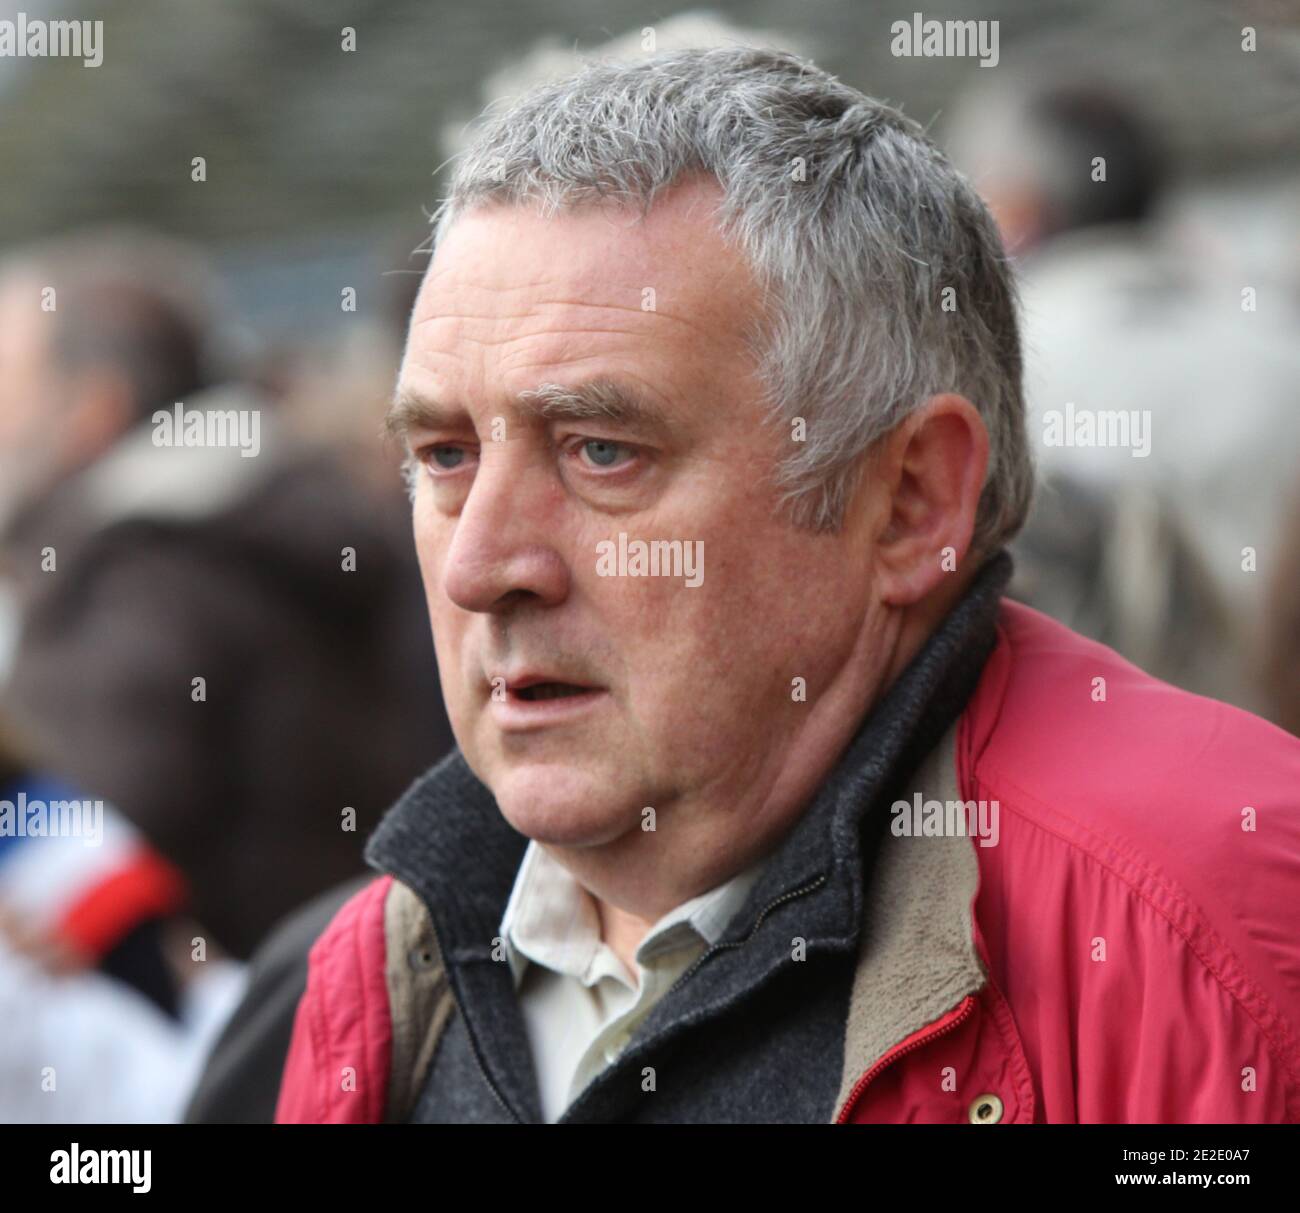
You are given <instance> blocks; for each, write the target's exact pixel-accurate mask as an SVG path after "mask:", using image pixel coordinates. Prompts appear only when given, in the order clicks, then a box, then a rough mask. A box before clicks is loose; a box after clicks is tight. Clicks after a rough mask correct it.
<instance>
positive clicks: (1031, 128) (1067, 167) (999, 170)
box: [948, 80, 1300, 719]
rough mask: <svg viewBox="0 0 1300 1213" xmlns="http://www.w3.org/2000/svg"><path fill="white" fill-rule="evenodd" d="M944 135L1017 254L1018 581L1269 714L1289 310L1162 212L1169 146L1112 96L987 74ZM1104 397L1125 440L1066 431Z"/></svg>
mask: <svg viewBox="0 0 1300 1213" xmlns="http://www.w3.org/2000/svg"><path fill="white" fill-rule="evenodd" d="M948 146H949V150H950V152H951V154H952V156H953V159H954V161H955V163H956V164H957V165H958V167H959V168H961V169H963V171H965V172H966V173H967V174H968V176H970V178H971V180H972V182H973V183H974V185H975V186H976V188H977V189H978V190H979V191H980V193H981V195H982V196H983V197H984V198H985V199H986V201H987V202H988V205H989V208H990V210H991V211H992V213H993V215H994V217H995V219H996V221H997V222H998V226H999V229H1000V231H1001V233H1002V237H1003V242H1004V245H1005V247H1006V248H1007V250H1008V252H1009V253H1010V254H1012V255H1013V256H1014V257H1015V258H1016V259H1017V261H1018V263H1019V264H1018V269H1019V271H1020V274H1019V276H1020V283H1021V296H1022V303H1023V309H1022V312H1023V323H1024V327H1025V391H1026V403H1027V407H1028V409H1029V416H1030V435H1031V438H1032V439H1033V440H1034V443H1035V451H1036V458H1037V462H1038V465H1039V470H1040V473H1041V476H1042V480H1043V488H1042V490H1041V491H1040V493H1039V494H1038V498H1037V502H1036V505H1035V509H1034V512H1033V514H1032V515H1031V518H1030V521H1029V524H1028V526H1027V527H1026V529H1025V531H1024V532H1023V534H1022V535H1021V536H1020V537H1019V539H1018V540H1017V542H1016V544H1015V545H1014V546H1013V549H1012V550H1013V552H1014V553H1015V554H1016V555H1017V556H1018V557H1019V559H1018V561H1017V574H1016V579H1015V581H1014V582H1013V585H1012V588H1011V592H1012V594H1013V595H1014V596H1016V597H1019V598H1021V599H1022V600H1024V601H1027V602H1030V603H1031V604H1033V605H1035V606H1037V607H1039V608H1041V609H1042V610H1044V611H1046V612H1048V613H1049V614H1051V615H1053V616H1055V617H1056V618H1058V619H1061V620H1062V621H1064V622H1066V623H1068V624H1070V625H1071V626H1072V627H1076V628H1078V629H1079V630H1080V631H1082V632H1084V633H1085V634H1086V635H1089V636H1091V637H1093V638H1094V639H1098V640H1101V641H1103V642H1105V643H1107V644H1109V645H1112V646H1114V647H1115V648H1116V649H1118V650H1119V651H1120V652H1121V653H1123V654H1124V655H1125V656H1126V657H1128V658H1130V659H1131V660H1133V661H1135V662H1137V663H1138V664H1140V665H1141V666H1142V667H1143V668H1144V669H1147V670H1150V671H1151V672H1152V673H1154V674H1156V675H1157V676H1159V677H1162V678H1165V679H1168V680H1169V681H1171V682H1174V683H1176V684H1178V685H1180V686H1183V687H1186V688H1188V689H1189V690H1193V691H1197V692H1199V693H1201V694H1206V695H1212V696H1214V697H1215V698H1219V699H1224V700H1227V701H1228V702H1230V703H1234V704H1236V705H1238V706H1240V707H1245V708H1248V709H1250V710H1252V711H1256V712H1259V713H1262V714H1265V715H1270V714H1272V718H1273V719H1277V717H1276V715H1275V707H1274V702H1275V701H1274V700H1273V699H1272V698H1271V697H1270V695H1269V693H1268V690H1267V687H1266V683H1265V679H1264V678H1263V677H1262V675H1261V671H1262V670H1264V669H1267V667H1268V664H1269V661H1270V655H1269V654H1268V653H1267V652H1266V651H1265V650H1264V649H1263V647H1262V644H1261V639H1262V635H1263V631H1264V614H1265V601H1266V600H1265V594H1264V585H1265V583H1266V582H1267V580H1268V578H1269V575H1270V571H1271V570H1272V569H1273V568H1274V567H1275V564H1276V561H1277V542H1278V539H1279V534H1280V528H1281V525H1282V514H1283V502H1284V501H1285V500H1286V495H1287V493H1288V491H1289V489H1290V486H1291V484H1292V483H1293V480H1292V476H1293V464H1294V458H1295V452H1296V450H1297V449H1300V409H1297V408H1296V407H1295V387H1294V385H1295V383H1296V381H1297V378H1300V350H1298V349H1297V347H1296V346H1295V344H1294V341H1293V339H1292V337H1291V331H1290V329H1291V325H1292V323H1293V321H1294V312H1293V310H1292V309H1291V308H1290V307H1289V306H1288V305H1286V303H1285V300H1284V299H1283V298H1282V293H1281V292H1263V293H1262V297H1261V300H1260V303H1259V309H1258V311H1256V310H1255V309H1254V305H1253V300H1248V297H1247V296H1246V295H1245V294H1244V288H1246V287H1247V286H1248V283H1247V282H1245V281H1237V280H1235V279H1233V278H1232V277H1230V276H1228V275H1226V274H1224V273H1222V272H1220V271H1219V270H1218V269H1217V268H1216V260H1217V259H1216V258H1215V257H1212V256H1210V255H1209V242H1208V241H1205V242H1204V243H1198V233H1197V232H1196V231H1195V229H1187V228H1180V229H1175V228H1174V227H1173V226H1172V225H1171V224H1169V223H1168V222H1166V220H1165V218H1164V215H1163V212H1162V203H1163V200H1164V197H1165V194H1166V190H1167V186H1168V183H1169V179H1170V177H1171V165H1170V163H1169V162H1170V154H1169V152H1168V151H1167V150H1166V149H1165V147H1164V146H1163V143H1162V140H1161V138H1160V136H1159V133H1158V132H1157V131H1156V130H1155V129H1154V128H1153V127H1152V125H1151V124H1150V123H1149V122H1148V121H1147V120H1146V119H1145V118H1144V117H1143V115H1142V114H1141V112H1140V110H1139V109H1138V108H1137V107H1136V106H1135V105H1133V104H1132V103H1131V102H1129V101H1128V100H1127V99H1125V98H1124V97H1123V96H1122V95H1121V94H1119V93H1118V92H1116V91H1113V90H1111V89H1108V88H1106V87H1105V86H1102V85H1095V84H1088V85H1082V84H1075V83H1071V82H1069V81H1057V82H1053V83H1051V84H1043V83H1039V82H1028V81H1021V82H1017V81H1014V80H1011V81H1005V82H1001V83H998V84H996V85H992V86H987V87H983V88H981V89H979V90H977V91H975V92H973V93H972V94H969V95H968V96H967V97H966V98H965V100H964V101H963V102H962V103H961V104H959V105H958V107H957V109H956V113H955V117H954V120H953V122H952V125H951V128H950V131H949V138H948ZM1067 410H1068V411H1067ZM1106 413H1111V414H1117V413H1122V414H1127V415H1128V417H1129V419H1130V420H1131V421H1132V425H1131V427H1130V434H1131V435H1132V436H1133V440H1131V441H1129V442H1128V443H1127V444H1125V445H1110V446H1106V445H1103V444H1102V443H1101V442H1099V441H1097V442H1094V444H1093V445H1086V443H1087V441H1088V439H1087V436H1086V430H1076V433H1075V434H1074V435H1065V434H1064V433H1063V430H1064V428H1065V427H1066V426H1069V425H1070V419H1071V418H1080V417H1083V416H1084V415H1085V414H1086V415H1088V416H1089V418H1090V419H1091V420H1092V421H1093V422H1094V423H1095V425H1096V433H1098V434H1100V432H1101V426H1102V424H1104V422H1103V421H1102V420H1100V418H1101V415H1103V414H1106ZM1052 426H1057V427H1058V429H1057V431H1056V433H1055V435H1054V436H1053V437H1051V438H1049V435H1050V434H1052V430H1051V428H1050V427H1052ZM1139 432H1140V433H1141V435H1142V437H1141V438H1140V440H1139V439H1137V437H1136V436H1137V435H1138V434H1139ZM1077 435H1082V441H1080V442H1078V443H1076V442H1075V441H1074V440H1073V439H1074V437H1075V436H1077ZM1062 437H1064V438H1066V442H1065V443H1063V442H1062V441H1060V439H1061V438H1062Z"/></svg>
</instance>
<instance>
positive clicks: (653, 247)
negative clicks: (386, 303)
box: [413, 178, 756, 337]
mask: <svg viewBox="0 0 1300 1213" xmlns="http://www.w3.org/2000/svg"><path fill="white" fill-rule="evenodd" d="M720 201H721V189H720V188H719V187H718V185H717V184H716V182H714V181H713V180H712V179H711V178H694V179H691V180H688V181H686V182H683V183H681V184H679V185H676V186H673V187H671V188H670V189H669V190H666V191H664V192H663V193H661V194H660V195H659V196H658V197H657V198H656V199H655V201H654V203H653V204H652V205H651V206H650V208H649V209H648V211H647V210H646V209H645V208H644V207H643V206H642V205H641V204H640V203H628V202H616V201H612V200H607V201H604V202H600V203H583V204H580V205H577V206H572V207H567V208H566V209H562V210H560V211H558V212H554V213H549V214H543V213H542V211H541V209H540V207H539V206H538V205H536V204H534V203H522V204H510V203H501V202H488V203H484V204H480V205H478V206H476V207H474V208H472V209H470V210H468V211H467V212H466V213H464V214H463V215H461V216H460V217H458V218H457V219H456V220H455V222H453V223H452V224H451V225H450V226H449V227H448V229H447V230H446V231H445V232H444V234H443V238H442V240H441V241H440V242H439V244H438V247H437V248H436V249H435V251H434V255H433V257H432V258H431V261H430V264H429V268H428V270H427V272H426V274H425V277H424V281H423V282H422V284H421V288H420V293H419V297H418V299H417V301H416V306H415V309H414V313H413V321H415V322H419V321H421V320H427V319H430V318H435V317H437V316H438V315H439V314H440V313H442V312H443V311H444V310H447V311H451V310H454V309H455V308H456V307H462V306H468V307H470V308H471V314H472V310H473V307H474V305H475V302H476V301H477V302H478V303H479V304H486V303H489V302H491V301H492V300H493V299H499V300H501V301H503V302H502V306H503V307H504V308H506V309H507V310H508V308H509V306H510V301H511V300H513V301H515V302H516V303H518V304H522V305H527V304H528V303H533V304H534V305H536V306H548V305H557V304H567V305H572V306H592V307H601V308H613V309H621V310H626V311H634V312H638V313H640V314H643V315H663V316H665V317H667V318H670V319H672V318H676V319H680V320H681V321H682V322H684V323H702V322H704V321H706V320H707V321H708V322H709V323H710V325H711V326H713V327H714V328H715V329H717V330H719V331H718V335H719V336H720V337H721V336H726V335H727V334H726V331H725V330H726V329H728V328H730V327H733V325H732V324H730V323H726V322H733V321H737V320H739V321H740V323H743V322H744V320H745V319H747V315H746V314H745V309H747V308H748V307H751V306H752V305H753V302H754V300H755V298H756V293H755V292H754V283H753V278H752V275H751V273H750V270H749V267H748V264H747V263H746V261H745V259H744V257H743V256H742V255H741V254H740V253H739V251H737V250H735V249H733V248H732V246H731V245H730V244H729V243H728V242H727V241H726V240H725V239H724V238H723V236H722V233H721V231H720V230H719V228H718V225H717V222H716V219H715V216H714V212H715V210H716V207H717V205H718V203H719V202H720ZM720 321H721V322H724V323H723V324H722V325H721V326H720V325H719V322H720Z"/></svg>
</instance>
